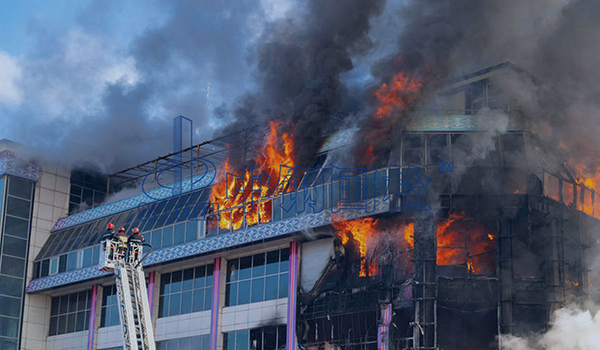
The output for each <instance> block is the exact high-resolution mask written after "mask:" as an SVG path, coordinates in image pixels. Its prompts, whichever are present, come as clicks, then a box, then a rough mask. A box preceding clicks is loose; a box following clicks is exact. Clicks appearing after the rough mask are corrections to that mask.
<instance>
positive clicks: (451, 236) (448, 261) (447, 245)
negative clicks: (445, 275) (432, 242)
mask: <svg viewBox="0 0 600 350" xmlns="http://www.w3.org/2000/svg"><path fill="white" fill-rule="evenodd" d="M464 218H465V214H464V213H461V214H451V215H450V218H449V220H448V221H445V222H439V223H438V226H437V233H436V236H437V246H438V249H437V259H436V261H437V264H438V265H464V264H466V266H467V269H468V270H469V272H471V273H475V274H481V273H492V272H493V268H494V265H495V255H494V253H493V250H494V248H495V245H496V243H495V238H496V237H495V235H494V234H493V233H490V232H489V230H488V228H487V227H486V226H485V225H483V224H481V223H478V222H474V221H468V220H464Z"/></svg>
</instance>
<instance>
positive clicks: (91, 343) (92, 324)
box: [87, 284, 98, 350]
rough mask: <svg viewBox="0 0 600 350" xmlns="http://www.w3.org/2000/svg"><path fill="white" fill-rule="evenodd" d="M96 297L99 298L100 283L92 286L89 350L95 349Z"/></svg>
mask: <svg viewBox="0 0 600 350" xmlns="http://www.w3.org/2000/svg"><path fill="white" fill-rule="evenodd" d="M96 299H98V285H97V284H95V285H93V286H92V300H91V302H90V319H89V321H88V325H89V326H88V345H87V349H88V350H94V335H95V334H96V305H97V303H96Z"/></svg>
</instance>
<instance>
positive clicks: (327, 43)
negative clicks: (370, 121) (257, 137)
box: [223, 0, 384, 166]
mask: <svg viewBox="0 0 600 350" xmlns="http://www.w3.org/2000/svg"><path fill="white" fill-rule="evenodd" d="M383 7H384V2H383V0H375V1H373V0H349V1H322V0H310V1H308V2H307V3H306V4H305V5H304V7H303V8H302V9H301V10H299V11H296V12H293V13H290V15H289V16H287V17H285V18H283V19H281V20H278V21H275V22H273V23H271V24H269V25H268V27H267V28H266V29H265V30H264V31H263V33H262V35H261V36H260V38H259V40H258V44H257V45H256V47H255V51H254V52H255V55H256V59H257V73H256V78H257V81H258V83H259V88H258V92H257V93H254V94H251V95H250V96H246V97H245V98H244V99H243V100H242V101H241V102H240V103H239V104H238V106H239V107H238V108H237V109H236V110H235V111H234V116H235V121H234V122H233V123H232V124H230V125H229V126H228V127H227V128H226V129H225V130H224V131H223V132H224V133H227V132H230V131H232V130H239V129H240V128H243V127H244V126H247V125H264V124H265V122H266V121H269V120H282V121H285V122H288V123H291V125H293V132H294V135H295V141H296V142H295V145H296V162H297V164H299V165H301V166H309V165H310V164H309V162H310V160H311V159H312V157H313V156H314V154H315V152H316V151H317V150H318V148H319V147H320V146H321V144H322V136H323V133H324V131H325V130H326V129H327V128H329V127H330V124H331V123H332V120H333V116H334V115H335V114H336V113H338V112H340V109H341V107H342V105H343V104H344V102H345V100H346V99H347V97H348V89H347V87H346V84H345V82H344V81H343V80H342V75H343V74H344V73H347V72H349V71H351V70H352V69H353V68H354V60H355V57H360V55H362V54H364V53H365V52H367V51H368V50H369V49H371V48H372V46H373V42H372V41H371V38H370V36H369V31H370V28H371V20H372V19H373V18H374V17H375V16H377V15H378V14H379V13H380V12H381V11H382V9H383Z"/></svg>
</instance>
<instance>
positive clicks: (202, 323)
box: [154, 310, 210, 342]
mask: <svg viewBox="0 0 600 350" xmlns="http://www.w3.org/2000/svg"><path fill="white" fill-rule="evenodd" d="M205 334H210V310H208V311H202V312H194V313H191V314H185V315H177V316H171V317H162V318H159V319H157V320H156V328H155V329H154V337H155V340H156V341H157V342H159V341H163V340H169V339H179V338H187V337H195V336H198V335H205Z"/></svg>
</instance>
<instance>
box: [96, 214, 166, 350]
mask: <svg viewBox="0 0 600 350" xmlns="http://www.w3.org/2000/svg"><path fill="white" fill-rule="evenodd" d="M102 242H103V245H104V252H103V254H101V258H100V264H99V266H98V268H99V269H100V270H102V271H113V272H114V276H115V283H116V289H117V297H118V300H119V308H118V309H119V315H120V317H121V326H122V328H123V350H155V349H156V345H155V343H154V330H153V327H152V315H151V314H150V305H149V303H148V291H147V290H146V278H145V276H144V270H143V269H142V261H143V260H144V258H145V257H146V256H147V255H148V254H149V253H150V251H148V252H147V253H146V255H143V253H142V251H143V250H142V248H143V246H147V247H149V248H150V249H151V246H150V245H149V244H144V243H143V242H144V238H143V236H142V235H141V234H140V233H139V230H138V229H137V228H134V229H133V230H132V234H131V235H129V236H127V235H126V234H125V229H123V228H120V229H119V232H118V233H116V232H115V231H114V225H112V224H110V223H109V224H108V230H107V233H106V234H105V235H104V237H103V240H102Z"/></svg>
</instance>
